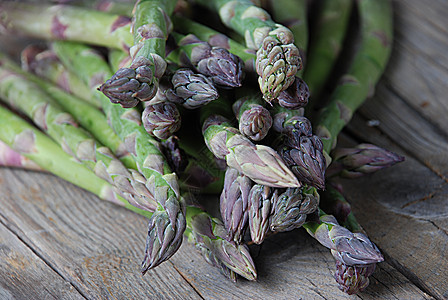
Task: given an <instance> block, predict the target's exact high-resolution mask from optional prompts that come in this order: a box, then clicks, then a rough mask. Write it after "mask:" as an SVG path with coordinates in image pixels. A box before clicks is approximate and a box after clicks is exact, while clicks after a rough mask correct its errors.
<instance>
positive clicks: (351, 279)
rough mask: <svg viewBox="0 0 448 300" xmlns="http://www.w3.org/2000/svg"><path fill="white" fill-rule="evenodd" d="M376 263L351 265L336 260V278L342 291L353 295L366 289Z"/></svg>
mask: <svg viewBox="0 0 448 300" xmlns="http://www.w3.org/2000/svg"><path fill="white" fill-rule="evenodd" d="M375 268H376V264H368V265H363V266H349V265H346V264H344V263H342V262H340V261H338V260H336V272H335V273H334V279H335V280H336V282H337V283H338V287H339V289H340V290H341V291H343V292H345V293H347V294H349V295H352V294H356V293H360V292H362V291H364V290H365V289H366V288H367V286H368V285H369V276H370V275H372V274H373V272H374V271H375Z"/></svg>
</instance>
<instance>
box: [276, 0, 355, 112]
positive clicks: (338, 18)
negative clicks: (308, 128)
mask: <svg viewBox="0 0 448 300" xmlns="http://www.w3.org/2000/svg"><path fill="white" fill-rule="evenodd" d="M274 2H275V1H274ZM321 2H322V4H321V6H320V8H319V14H318V15H317V16H316V20H317V22H316V23H317V24H315V28H314V29H313V36H312V37H311V41H310V46H309V51H308V57H307V65H306V68H305V70H304V74H303V79H305V81H306V82H307V84H308V87H309V88H310V91H311V94H312V96H313V99H314V100H317V99H319V96H320V94H321V92H322V88H323V87H324V84H325V82H326V81H327V79H328V77H329V75H330V72H331V70H332V69H333V66H334V64H335V62H336V59H337V57H338V56H339V53H340V52H341V49H342V44H343V41H344V37H345V35H346V31H347V26H348V23H349V22H348V21H349V19H350V12H351V9H352V6H353V1H352V0H324V1H321ZM316 102H317V101H312V102H311V105H310V106H309V108H308V109H309V110H311V109H313V107H314V105H315V104H316Z"/></svg>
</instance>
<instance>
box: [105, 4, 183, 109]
mask: <svg viewBox="0 0 448 300" xmlns="http://www.w3.org/2000/svg"><path fill="white" fill-rule="evenodd" d="M176 2H177V1H176V0H166V1H161V0H139V1H137V3H136V4H135V7H134V11H133V18H132V28H131V32H132V33H133V36H134V45H133V46H132V47H131V49H130V50H129V53H130V55H131V57H132V62H131V64H130V66H129V67H128V68H121V69H119V70H118V71H117V72H116V73H115V74H114V75H113V76H112V77H111V78H110V79H109V80H107V81H106V82H105V83H103V84H102V85H101V86H100V91H102V92H103V93H104V94H105V95H106V96H107V97H108V98H109V99H110V100H111V101H112V103H120V104H121V105H122V106H123V107H126V108H129V107H134V106H136V105H137V104H138V102H139V101H148V100H151V99H152V98H153V97H154V96H155V94H156V92H157V88H158V81H159V79H160V77H162V75H163V73H164V72H165V69H166V62H165V43H166V40H167V38H168V34H169V32H170V31H171V28H172V25H171V20H170V16H171V14H172V13H173V11H174V7H175V5H176Z"/></svg>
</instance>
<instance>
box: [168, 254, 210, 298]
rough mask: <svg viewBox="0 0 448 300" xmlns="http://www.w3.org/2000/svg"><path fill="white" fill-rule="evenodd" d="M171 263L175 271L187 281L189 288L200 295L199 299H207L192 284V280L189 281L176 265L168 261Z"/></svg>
mask: <svg viewBox="0 0 448 300" xmlns="http://www.w3.org/2000/svg"><path fill="white" fill-rule="evenodd" d="M168 262H169V263H171V265H172V266H173V268H174V270H176V272H177V273H179V275H180V276H181V277H182V278H183V279H184V280H185V282H186V283H188V285H189V286H191V288H192V289H193V290H194V291H195V292H196V293H197V294H198V296H199V297H201V299H204V300H205V298H204V297H203V296H202V295H201V292H199V291H198V290H197V289H196V287H195V286H194V285H193V284H192V283H191V282H190V280H188V278H187V277H186V276H185V275H184V274H183V273H182V272H181V271H180V270H179V269H178V268H177V267H176V265H175V264H174V263H172V262H171V261H168Z"/></svg>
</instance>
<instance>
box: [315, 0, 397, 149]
mask: <svg viewBox="0 0 448 300" xmlns="http://www.w3.org/2000/svg"><path fill="white" fill-rule="evenodd" d="M358 10H359V14H360V19H361V25H362V28H361V36H362V37H361V38H362V41H361V45H360V48H359V50H358V51H357V53H356V55H355V57H354V59H353V62H352V63H351V66H350V69H349V71H348V72H347V73H346V74H345V75H344V76H343V78H342V79H341V81H340V83H339V85H338V87H337V88H336V89H335V91H334V92H333V94H332V96H331V99H330V102H329V103H328V104H327V106H326V107H324V109H323V110H322V111H321V112H320V114H319V119H318V122H317V134H318V135H319V136H320V137H321V139H322V142H323V144H324V150H325V151H326V152H327V153H329V152H330V150H331V149H333V148H334V147H335V145H336V141H337V136H338V134H339V132H340V131H341V130H342V128H343V127H344V126H345V125H346V124H347V123H348V122H349V121H350V119H351V117H352V115H353V113H354V112H355V110H356V109H357V108H358V107H359V106H360V105H361V104H362V103H363V102H364V101H365V99H366V98H367V97H368V96H369V94H370V93H371V92H372V88H373V87H374V86H375V85H376V83H377V81H378V79H379V77H380V76H381V74H382V73H383V71H384V68H385V67H386V63H387V61H388V58H389V56H390V52H391V45H392V34H393V32H392V31H393V30H392V28H393V26H392V7H391V3H390V1H389V0H364V1H360V2H359V5H358Z"/></svg>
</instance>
